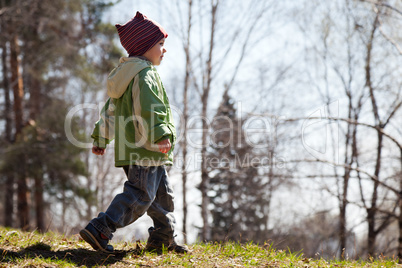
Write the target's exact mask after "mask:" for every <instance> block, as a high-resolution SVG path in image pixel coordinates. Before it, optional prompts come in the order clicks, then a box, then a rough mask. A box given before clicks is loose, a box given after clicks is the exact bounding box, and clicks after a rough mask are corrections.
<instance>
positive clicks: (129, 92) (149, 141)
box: [80, 12, 188, 253]
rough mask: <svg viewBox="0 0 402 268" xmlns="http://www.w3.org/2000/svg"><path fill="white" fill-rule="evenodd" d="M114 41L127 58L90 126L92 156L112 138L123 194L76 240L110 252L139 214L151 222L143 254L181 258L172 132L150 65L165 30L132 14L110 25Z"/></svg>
mask: <svg viewBox="0 0 402 268" xmlns="http://www.w3.org/2000/svg"><path fill="white" fill-rule="evenodd" d="M116 28H117V31H118V34H119V37H120V42H121V44H122V45H123V47H124V48H125V50H126V51H127V52H128V54H129V57H123V58H121V59H120V64H119V65H118V66H117V67H116V68H115V69H114V70H113V71H112V72H111V73H110V74H109V77H108V82H107V93H108V95H109V97H110V98H109V99H108V100H107V102H106V104H105V106H104V107H103V109H102V111H101V119H100V120H99V121H98V122H97V123H96V124H95V129H94V132H93V133H92V136H91V137H92V138H93V139H94V145H93V148H92V152H93V153H94V154H96V155H103V154H104V152H105V148H106V145H107V144H109V142H110V141H111V140H112V139H113V138H114V139H115V165H116V167H123V169H124V171H125V173H126V175H127V181H126V182H125V184H124V189H123V193H121V194H118V195H116V196H115V198H114V199H113V200H112V202H111V204H110V205H109V207H108V209H107V210H106V212H101V213H99V215H98V217H97V218H94V219H92V220H91V221H90V222H89V224H88V225H87V226H86V227H85V229H83V230H81V231H80V235H81V237H82V238H83V239H84V240H85V241H86V242H88V243H89V244H90V245H91V246H92V247H93V248H94V249H96V250H99V251H102V252H105V253H112V252H113V247H112V246H111V245H109V244H108V243H109V240H110V239H112V237H113V232H115V231H116V229H117V228H122V227H124V226H127V225H129V224H131V223H133V222H134V221H135V220H137V219H138V218H139V217H141V216H142V215H143V214H144V213H145V212H147V214H148V215H149V216H150V217H151V218H152V220H153V224H154V226H153V227H150V228H149V229H148V232H149V238H148V242H147V246H146V249H147V250H155V251H157V252H161V249H162V248H163V247H165V248H166V249H167V250H169V251H175V252H178V253H185V252H187V251H188V248H187V247H186V246H185V245H178V244H177V243H176V242H175V241H174V238H173V233H174V224H175V218H174V216H173V209H174V206H173V192H172V188H171V186H170V184H169V179H168V175H167V173H166V169H165V165H172V163H173V153H172V151H173V145H174V142H175V138H176V130H175V127H174V125H173V121H172V113H171V110H170V106H169V101H168V98H167V95H166V92H165V89H164V87H163V85H162V82H161V80H160V77H159V75H158V73H157V71H156V69H155V67H154V66H157V65H159V64H160V63H161V61H162V59H163V55H164V53H165V52H166V49H165V48H164V42H165V38H166V37H167V36H168V35H167V33H166V32H165V30H164V29H163V28H162V26H160V25H159V24H158V23H157V22H155V21H153V20H150V19H148V18H147V17H146V16H144V15H142V14H141V13H140V12H137V14H136V16H135V17H134V18H133V19H131V20H130V21H128V22H127V23H126V24H124V25H119V24H117V25H116Z"/></svg>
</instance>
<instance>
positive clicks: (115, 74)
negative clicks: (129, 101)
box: [107, 57, 152, 99]
mask: <svg viewBox="0 0 402 268" xmlns="http://www.w3.org/2000/svg"><path fill="white" fill-rule="evenodd" d="M151 66H152V64H151V63H150V62H149V61H147V60H145V59H142V58H139V57H122V58H120V64H119V65H118V66H117V67H116V68H114V69H113V70H112V71H111V72H110V74H109V76H108V78H107V94H108V96H109V97H111V98H113V99H118V98H120V97H121V96H122V95H123V94H124V92H125V91H126V89H127V87H128V85H129V84H130V82H131V80H133V78H134V76H136V75H137V74H138V73H139V72H141V71H142V70H143V69H145V68H147V67H151Z"/></svg>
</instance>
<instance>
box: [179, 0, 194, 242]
mask: <svg viewBox="0 0 402 268" xmlns="http://www.w3.org/2000/svg"><path fill="white" fill-rule="evenodd" d="M192 4H193V1H192V0H189V1H188V25H187V40H186V43H185V45H184V51H185V54H186V74H185V76H184V88H183V104H184V107H183V126H182V127H183V140H182V144H181V146H182V153H183V162H182V163H183V164H182V167H181V174H182V188H183V190H182V191H183V193H182V195H183V236H184V243H186V244H187V145H188V144H187V122H188V90H189V87H190V73H191V61H190V33H191V26H192V23H191V18H192V16H191V12H192Z"/></svg>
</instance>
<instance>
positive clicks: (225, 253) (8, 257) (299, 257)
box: [0, 227, 402, 268]
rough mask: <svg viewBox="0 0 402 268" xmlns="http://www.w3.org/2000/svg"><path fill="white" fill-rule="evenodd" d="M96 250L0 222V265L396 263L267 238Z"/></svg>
mask: <svg viewBox="0 0 402 268" xmlns="http://www.w3.org/2000/svg"><path fill="white" fill-rule="evenodd" d="M113 246H114V247H115V249H116V252H115V253H114V254H111V255H107V254H102V253H99V252H96V251H94V250H92V248H91V247H90V246H89V245H88V244H86V243H85V242H84V241H82V240H81V239H80V237H79V236H78V235H76V236H72V237H65V236H63V235H60V234H56V233H46V234H39V233H37V232H21V231H18V230H13V229H6V228H1V227H0V267H303V268H307V267H402V266H401V265H398V263H397V260H395V259H386V258H379V259H370V260H366V261H363V260H360V261H351V260H350V261H346V260H345V261H339V260H331V261H327V260H323V259H310V258H305V257H304V256H303V254H302V253H299V252H297V253H292V252H286V251H278V250H275V249H273V248H272V246H271V245H270V244H265V245H263V246H258V245H255V244H252V243H248V244H238V243H225V244H219V243H208V244H195V245H191V246H190V249H191V251H192V252H191V253H190V254H181V255H180V254H175V253H167V252H164V254H162V255H157V254H155V253H148V252H144V250H143V249H144V246H145V244H144V243H142V242H135V243H127V242H124V243H119V244H113Z"/></svg>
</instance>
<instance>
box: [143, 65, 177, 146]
mask: <svg viewBox="0 0 402 268" xmlns="http://www.w3.org/2000/svg"><path fill="white" fill-rule="evenodd" d="M153 75H154V74H152V72H148V73H147V75H145V77H144V78H143V79H140V81H139V87H140V96H139V97H140V103H141V119H142V125H143V127H144V129H145V130H146V131H147V133H146V135H147V139H148V140H149V141H150V142H151V143H153V144H155V143H158V142H159V141H161V140H164V139H166V138H169V139H171V138H172V134H173V133H172V131H171V130H170V128H169V127H168V122H167V113H168V111H167V107H166V105H168V103H166V102H167V100H164V96H163V93H162V90H161V89H160V88H159V86H158V84H157V83H156V82H155V81H156V79H155V77H153Z"/></svg>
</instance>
